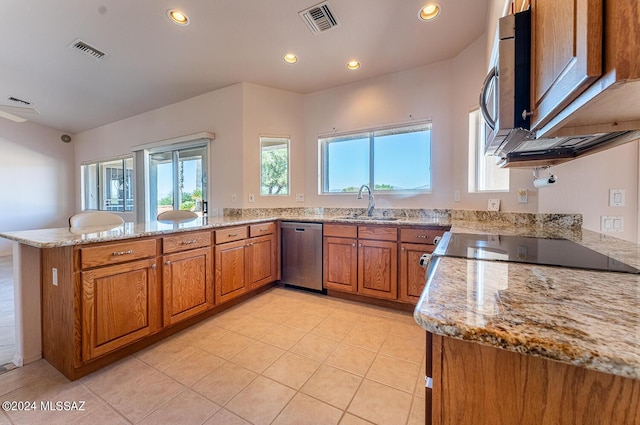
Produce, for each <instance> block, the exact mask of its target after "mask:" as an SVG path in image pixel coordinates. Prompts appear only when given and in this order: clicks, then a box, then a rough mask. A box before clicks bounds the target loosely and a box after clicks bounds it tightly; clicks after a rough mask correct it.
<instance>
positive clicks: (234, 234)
mask: <svg viewBox="0 0 640 425" xmlns="http://www.w3.org/2000/svg"><path fill="white" fill-rule="evenodd" d="M236 236H238V234H237V233H229V234H228V235H227V237H229V238H235V237H236Z"/></svg>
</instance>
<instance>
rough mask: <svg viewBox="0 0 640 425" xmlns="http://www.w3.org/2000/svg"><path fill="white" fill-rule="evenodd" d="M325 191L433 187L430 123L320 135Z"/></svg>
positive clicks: (408, 189)
mask: <svg viewBox="0 0 640 425" xmlns="http://www.w3.org/2000/svg"><path fill="white" fill-rule="evenodd" d="M318 140H319V143H320V151H321V161H322V183H321V192H322V193H340V192H357V191H358V189H359V188H360V186H361V185H363V184H366V185H368V186H369V187H370V188H372V189H373V190H374V191H378V192H397V191H415V190H420V191H430V190H431V124H430V123H422V124H417V125H416V124H414V125H411V126H403V127H395V128H386V129H380V130H373V131H367V132H360V133H351V134H343V135H339V136H332V137H324V138H320V139H318Z"/></svg>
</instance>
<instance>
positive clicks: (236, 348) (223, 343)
mask: <svg viewBox="0 0 640 425" xmlns="http://www.w3.org/2000/svg"><path fill="white" fill-rule="evenodd" d="M253 341H254V340H253V339H251V338H249V337H248V336H244V335H240V334H239V333H235V332H228V333H227V334H225V335H224V337H223V338H220V339H217V340H215V341H211V342H209V343H208V344H205V345H203V346H202V349H203V350H205V351H208V352H209V353H211V354H215V355H216V356H218V357H222V358H223V359H227V360H229V359H230V358H231V357H233V356H235V355H236V354H238V353H239V352H240V351H242V350H243V349H245V348H246V347H247V346H249V345H250V344H251V343H252V342H253Z"/></svg>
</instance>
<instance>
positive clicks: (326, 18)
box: [298, 2, 340, 35]
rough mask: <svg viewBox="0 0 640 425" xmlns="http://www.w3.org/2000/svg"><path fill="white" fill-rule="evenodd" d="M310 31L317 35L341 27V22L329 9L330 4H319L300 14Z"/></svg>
mask: <svg viewBox="0 0 640 425" xmlns="http://www.w3.org/2000/svg"><path fill="white" fill-rule="evenodd" d="M298 15H300V17H301V18H302V20H303V21H304V23H305V24H307V27H309V30H311V32H312V33H313V34H314V35H316V34H320V33H321V32H324V31H327V30H330V29H331V28H334V27H337V26H340V22H338V20H337V19H336V18H335V15H334V14H333V12H332V11H331V8H330V7H329V2H322V3H318V4H316V5H315V6H311V7H310V8H308V9H305V10H302V11H300V12H298Z"/></svg>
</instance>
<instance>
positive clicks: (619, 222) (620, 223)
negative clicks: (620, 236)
mask: <svg viewBox="0 0 640 425" xmlns="http://www.w3.org/2000/svg"><path fill="white" fill-rule="evenodd" d="M600 231H602V232H603V233H604V232H622V231H624V217H622V216H621V215H603V216H601V217H600Z"/></svg>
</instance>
